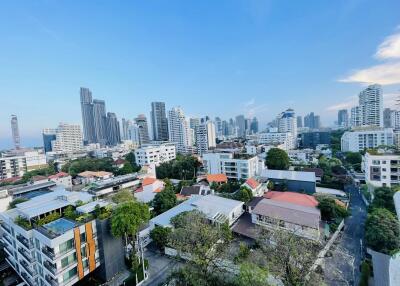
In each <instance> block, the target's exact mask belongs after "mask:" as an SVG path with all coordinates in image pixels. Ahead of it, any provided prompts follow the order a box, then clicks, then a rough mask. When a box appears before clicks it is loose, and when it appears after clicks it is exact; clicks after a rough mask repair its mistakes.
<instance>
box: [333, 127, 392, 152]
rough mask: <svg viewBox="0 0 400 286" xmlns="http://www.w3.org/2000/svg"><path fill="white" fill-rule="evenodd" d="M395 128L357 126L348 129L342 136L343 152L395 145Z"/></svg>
mask: <svg viewBox="0 0 400 286" xmlns="http://www.w3.org/2000/svg"><path fill="white" fill-rule="evenodd" d="M393 137H394V136H393V129H391V128H379V127H378V128H376V127H370V128H356V129H354V130H352V131H346V132H345V133H344V134H343V135H342V138H341V150H342V151H343V152H359V151H363V150H365V149H369V148H376V147H378V146H380V145H393V144H394V141H393Z"/></svg>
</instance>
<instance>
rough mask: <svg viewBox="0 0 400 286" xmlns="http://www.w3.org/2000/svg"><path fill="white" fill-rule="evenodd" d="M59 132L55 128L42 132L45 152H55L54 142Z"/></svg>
mask: <svg viewBox="0 0 400 286" xmlns="http://www.w3.org/2000/svg"><path fill="white" fill-rule="evenodd" d="M56 134H57V130H56V129H54V128H45V129H43V131H42V137H43V149H44V152H45V153H47V152H51V151H53V145H52V142H53V141H55V140H56Z"/></svg>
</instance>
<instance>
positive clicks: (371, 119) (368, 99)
mask: <svg viewBox="0 0 400 286" xmlns="http://www.w3.org/2000/svg"><path fill="white" fill-rule="evenodd" d="M358 103H359V107H360V117H361V125H362V126H378V127H383V96H382V87H381V86H380V85H379V84H373V85H370V86H368V87H367V88H366V89H364V90H363V91H361V92H360V94H359V96H358Z"/></svg>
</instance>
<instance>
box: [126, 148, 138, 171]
mask: <svg viewBox="0 0 400 286" xmlns="http://www.w3.org/2000/svg"><path fill="white" fill-rule="evenodd" d="M125 160H126V161H127V162H129V164H130V165H131V167H132V170H133V172H139V171H140V166H139V165H137V164H136V157H135V153H134V152H130V153H128V154H127V155H126V156H125ZM124 166H125V165H124Z"/></svg>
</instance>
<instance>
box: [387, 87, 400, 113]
mask: <svg viewBox="0 0 400 286" xmlns="http://www.w3.org/2000/svg"><path fill="white" fill-rule="evenodd" d="M398 100H400V91H399V92H393V93H384V94H383V105H384V106H385V107H390V108H391V109H399V107H400V106H399V104H400V102H399V101H398Z"/></svg>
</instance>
